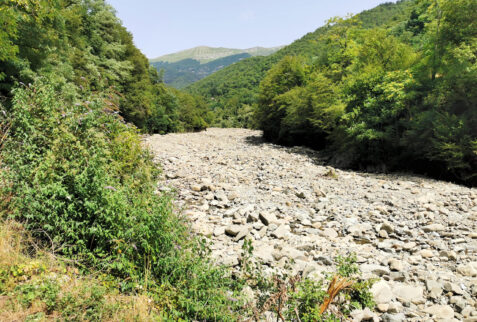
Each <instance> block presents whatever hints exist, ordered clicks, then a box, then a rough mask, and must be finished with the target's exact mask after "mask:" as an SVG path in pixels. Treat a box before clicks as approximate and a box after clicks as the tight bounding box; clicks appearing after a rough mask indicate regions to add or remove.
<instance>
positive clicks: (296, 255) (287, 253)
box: [272, 246, 307, 261]
mask: <svg viewBox="0 0 477 322" xmlns="http://www.w3.org/2000/svg"><path fill="white" fill-rule="evenodd" d="M272 255H273V257H274V258H275V260H277V261H278V260H280V259H281V258H283V257H287V258H289V259H293V260H303V261H306V259H307V258H306V255H305V253H304V252H303V251H301V250H298V249H296V248H293V247H290V246H285V247H283V248H282V249H280V250H275V251H273V253H272Z"/></svg>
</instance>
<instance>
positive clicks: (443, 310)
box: [424, 305, 454, 320]
mask: <svg viewBox="0 0 477 322" xmlns="http://www.w3.org/2000/svg"><path fill="white" fill-rule="evenodd" d="M424 312H426V313H429V314H430V315H432V317H433V318H435V319H442V320H451V319H453V318H454V310H453V309H452V308H451V307H450V306H449V305H433V306H431V307H428V308H426V309H425V310H424Z"/></svg>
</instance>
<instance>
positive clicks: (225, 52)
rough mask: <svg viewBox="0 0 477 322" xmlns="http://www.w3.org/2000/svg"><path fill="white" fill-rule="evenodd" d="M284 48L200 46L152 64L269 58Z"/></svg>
mask: <svg viewBox="0 0 477 322" xmlns="http://www.w3.org/2000/svg"><path fill="white" fill-rule="evenodd" d="M283 47H284V46H278V47H272V48H264V47H253V48H248V49H234V48H223V47H218V48H214V47H207V46H199V47H194V48H191V49H186V50H183V51H179V52H177V53H173V54H168V55H164V56H160V57H157V58H154V59H151V60H150V61H151V63H155V62H167V63H176V62H179V61H181V60H185V59H194V60H197V61H199V62H200V63H201V64H204V63H208V62H211V61H213V60H216V59H219V58H223V57H227V56H232V55H238V54H244V53H246V54H249V55H250V56H268V55H271V54H273V53H274V52H276V51H278V50H279V49H281V48H283Z"/></svg>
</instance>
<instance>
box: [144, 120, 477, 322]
mask: <svg viewBox="0 0 477 322" xmlns="http://www.w3.org/2000/svg"><path fill="white" fill-rule="evenodd" d="M145 141H146V144H147V145H148V146H149V147H150V148H151V149H152V151H153V152H154V154H155V156H156V159H157V161H158V162H159V163H160V164H161V165H162V167H163V169H164V174H165V178H164V180H163V181H161V182H159V189H160V190H170V189H173V190H175V191H176V194H177V200H176V203H177V205H178V207H180V208H181V209H183V211H184V214H185V215H186V216H187V217H188V218H189V220H190V222H191V225H192V228H193V230H194V231H195V232H196V233H198V234H201V235H204V236H206V237H207V238H209V239H210V240H211V242H212V251H213V256H214V257H215V258H217V260H218V261H219V262H221V263H223V264H225V265H228V266H232V267H235V266H237V265H239V256H240V254H241V252H242V244H243V240H244V238H245V237H247V236H248V238H250V239H251V240H252V241H253V246H254V253H253V254H254V257H255V258H256V259H257V260H259V261H261V262H263V263H264V264H265V267H266V271H268V272H269V273H271V272H273V271H277V270H281V269H284V268H285V267H286V266H289V265H291V266H292V268H293V270H295V271H302V272H303V274H304V275H306V276H308V277H310V278H318V277H319V276H321V273H322V272H324V271H332V270H333V268H334V265H335V262H334V258H335V257H336V256H337V255H346V254H349V253H354V254H356V255H357V258H358V263H359V265H360V268H361V271H362V272H363V275H364V276H365V277H372V278H379V282H377V283H376V284H375V285H374V286H373V289H372V291H373V294H374V296H375V300H376V302H377V303H378V306H377V314H376V315H374V316H372V315H371V316H370V317H371V319H372V318H374V319H375V320H378V319H379V320H383V321H433V320H439V321H452V320H464V321H477V189H475V188H474V189H471V188H467V187H463V186H459V185H455V184H452V183H448V182H443V181H436V180H432V179H428V178H422V177H417V176H411V175H382V174H367V173H361V172H354V171H342V170H338V169H334V168H332V167H329V166H325V165H323V164H322V162H321V160H320V155H319V153H317V152H315V151H313V150H310V149H307V148H303V147H293V148H286V147H280V146H277V145H273V144H268V143H264V142H262V140H261V138H260V132H258V131H251V130H244V129H208V130H207V131H205V132H201V133H189V134H168V135H164V136H161V135H154V136H150V137H147V138H146V139H145ZM290 263H291V264H290ZM364 315H366V314H364V313H362V314H361V315H359V314H357V315H355V318H356V320H360V319H361V318H363V317H364Z"/></svg>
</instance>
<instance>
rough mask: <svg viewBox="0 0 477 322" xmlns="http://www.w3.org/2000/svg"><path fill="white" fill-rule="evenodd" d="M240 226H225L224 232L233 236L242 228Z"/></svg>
mask: <svg viewBox="0 0 477 322" xmlns="http://www.w3.org/2000/svg"><path fill="white" fill-rule="evenodd" d="M242 228H243V227H242V226H240V225H231V226H227V227H226V228H225V233H226V234H227V235H228V236H230V237H235V236H237V235H238V234H239V232H240V231H241V230H242Z"/></svg>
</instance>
